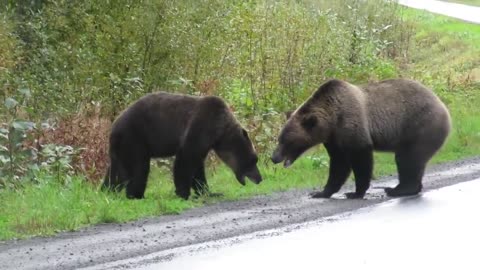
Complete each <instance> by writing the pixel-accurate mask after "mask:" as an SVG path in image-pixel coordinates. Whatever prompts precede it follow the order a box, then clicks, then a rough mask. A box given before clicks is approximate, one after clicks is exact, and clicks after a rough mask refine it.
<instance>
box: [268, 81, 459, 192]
mask: <svg viewBox="0 0 480 270" xmlns="http://www.w3.org/2000/svg"><path fill="white" fill-rule="evenodd" d="M450 125H451V124H450V115H449V112H448V110H447V108H446V106H445V105H444V104H443V103H442V102H441V101H440V99H439V98H438V97H437V96H436V95H435V94H434V93H433V92H432V91H431V90H430V89H428V88H426V87H425V86H423V85H422V84H420V83H419V82H416V81H412V80H407V79H391V80H385V81H381V82H377V83H371V84H367V85H365V86H362V87H360V86H355V85H352V84H350V83H348V82H345V81H341V80H330V81H327V82H326V83H324V84H323V85H321V86H320V87H319V88H318V90H316V91H315V92H314V93H313V94H312V96H311V97H310V98H308V99H307V100H306V101H305V102H304V103H303V104H302V105H301V106H300V107H298V108H297V109H296V110H295V111H294V112H293V113H292V115H291V116H290V117H289V118H288V121H287V122H286V124H285V125H284V127H283V129H282V130H281V133H280V136H279V138H278V145H277V147H276V149H275V151H274V153H273V155H272V161H273V162H274V163H279V162H282V161H284V166H285V167H288V166H290V165H291V164H292V163H293V162H294V161H295V160H296V159H297V158H298V157H299V156H300V155H301V154H302V153H303V152H305V151H306V150H307V149H309V148H311V147H312V146H314V145H317V144H321V143H323V145H324V146H325V148H326V150H327V153H328V155H329V157H330V168H329V175H328V179H327V184H326V185H325V187H324V189H323V191H319V192H313V193H311V194H310V195H311V197H313V198H329V197H330V196H332V194H334V193H336V192H338V191H339V190H340V188H341V187H342V185H343V184H344V183H345V181H346V180H347V178H348V177H349V175H350V173H351V171H352V170H353V174H354V176H355V192H349V193H346V194H345V195H346V197H347V198H351V199H353V198H363V197H364V195H365V193H366V191H367V190H368V188H369V186H370V180H371V178H372V170H373V151H374V150H376V151H385V152H393V153H395V162H396V165H397V170H398V178H399V184H398V185H397V186H396V187H395V188H386V189H385V192H386V194H387V195H388V196H391V197H396V196H408V195H414V194H418V193H419V192H420V191H421V190H422V177H423V174H424V170H425V166H426V164H427V162H428V161H429V160H430V159H431V157H432V156H433V155H434V154H435V153H436V152H437V151H438V150H439V149H440V147H441V146H442V145H443V143H444V142H445V140H446V138H447V136H448V134H449V132H450Z"/></svg>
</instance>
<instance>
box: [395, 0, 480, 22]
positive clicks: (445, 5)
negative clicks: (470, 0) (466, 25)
mask: <svg viewBox="0 0 480 270" xmlns="http://www.w3.org/2000/svg"><path fill="white" fill-rule="evenodd" d="M397 2H398V3H399V4H401V5H404V6H407V7H411V8H416V9H424V10H427V11H429V12H433V13H437V14H441V15H445V16H449V17H452V18H457V19H460V20H463V21H467V22H471V23H477V24H480V7H474V6H468V5H462V4H457V3H450V2H443V1H437V0H397Z"/></svg>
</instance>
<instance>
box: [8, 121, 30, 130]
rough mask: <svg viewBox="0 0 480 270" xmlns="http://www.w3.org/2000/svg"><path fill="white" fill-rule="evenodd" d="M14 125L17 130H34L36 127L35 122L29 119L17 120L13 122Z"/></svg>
mask: <svg viewBox="0 0 480 270" xmlns="http://www.w3.org/2000/svg"><path fill="white" fill-rule="evenodd" d="M12 127H13V128H14V129H17V130H22V131H25V130H32V129H33V128H34V127H35V123H33V122H28V121H15V122H13V123H12Z"/></svg>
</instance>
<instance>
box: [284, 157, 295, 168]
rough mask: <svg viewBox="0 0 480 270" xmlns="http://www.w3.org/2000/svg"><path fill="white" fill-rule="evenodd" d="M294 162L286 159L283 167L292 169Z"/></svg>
mask: <svg viewBox="0 0 480 270" xmlns="http://www.w3.org/2000/svg"><path fill="white" fill-rule="evenodd" d="M294 161H295V160H294V159H290V158H286V159H285V161H284V162H283V167H284V168H288V167H290V166H291V165H292V164H293V162H294Z"/></svg>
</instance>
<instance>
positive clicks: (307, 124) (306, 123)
mask: <svg viewBox="0 0 480 270" xmlns="http://www.w3.org/2000/svg"><path fill="white" fill-rule="evenodd" d="M316 124H317V118H316V117H315V116H313V115H310V116H307V117H305V118H304V119H303V120H302V126H303V128H305V129H306V130H310V129H312V128H313V127H315V125H316Z"/></svg>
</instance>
